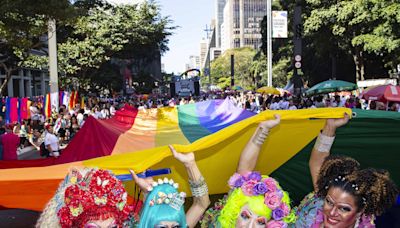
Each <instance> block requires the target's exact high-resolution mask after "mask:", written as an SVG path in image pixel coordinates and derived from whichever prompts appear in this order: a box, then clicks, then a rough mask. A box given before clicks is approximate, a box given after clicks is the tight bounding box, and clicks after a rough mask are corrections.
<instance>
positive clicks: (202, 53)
mask: <svg viewBox="0 0 400 228" xmlns="http://www.w3.org/2000/svg"><path fill="white" fill-rule="evenodd" d="M207 51H208V42H207V39H206V38H202V39H201V41H200V66H202V67H203V66H204V65H205V63H206V57H207Z"/></svg>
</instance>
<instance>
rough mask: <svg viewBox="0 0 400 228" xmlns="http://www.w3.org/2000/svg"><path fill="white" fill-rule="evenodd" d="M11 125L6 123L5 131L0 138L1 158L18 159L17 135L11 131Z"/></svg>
mask: <svg viewBox="0 0 400 228" xmlns="http://www.w3.org/2000/svg"><path fill="white" fill-rule="evenodd" d="M12 129H13V126H12V125H11V124H8V125H6V133H5V134H3V135H2V136H1V138H0V141H1V144H2V145H3V160H18V155H17V148H18V146H19V137H18V135H16V134H14V133H13V130H12Z"/></svg>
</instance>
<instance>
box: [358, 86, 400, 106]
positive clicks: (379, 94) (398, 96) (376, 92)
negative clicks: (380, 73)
mask: <svg viewBox="0 0 400 228" xmlns="http://www.w3.org/2000/svg"><path fill="white" fill-rule="evenodd" d="M362 97H363V98H364V99H366V100H372V101H382V102H387V101H395V102H400V86H394V85H382V86H377V87H375V88H372V89H369V90H368V91H365V92H364V93H363V94H362Z"/></svg>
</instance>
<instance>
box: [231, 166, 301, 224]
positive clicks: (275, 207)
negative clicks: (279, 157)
mask: <svg viewBox="0 0 400 228" xmlns="http://www.w3.org/2000/svg"><path fill="white" fill-rule="evenodd" d="M228 184H229V186H230V187H231V188H232V189H236V188H240V189H241V190H242V192H243V194H244V195H246V196H260V195H261V196H264V203H265V205H266V206H267V207H268V208H269V209H271V211H272V215H271V217H272V219H273V220H271V221H270V222H268V224H267V227H269V226H268V225H278V226H277V227H286V226H287V223H292V222H294V220H295V219H296V218H295V215H294V213H293V212H291V209H290V205H289V203H285V202H283V200H282V199H283V198H284V193H283V191H282V189H281V187H280V186H279V185H278V183H277V181H276V180H275V179H274V178H272V177H266V178H263V177H262V176H261V174H260V173H259V172H248V173H246V174H245V175H240V174H238V173H235V174H233V176H232V177H231V178H230V179H229V181H228ZM283 220H285V222H284V221H283ZM272 223H274V224H272ZM278 223H281V224H280V225H281V226H279V224H278Z"/></svg>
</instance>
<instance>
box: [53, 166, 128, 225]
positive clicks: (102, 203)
mask: <svg viewBox="0 0 400 228" xmlns="http://www.w3.org/2000/svg"><path fill="white" fill-rule="evenodd" d="M67 179H68V181H69V182H70V184H72V185H70V186H69V187H67V188H66V189H65V194H64V200H63V204H62V207H61V208H60V210H59V211H58V213H57V215H58V217H59V219H60V224H61V226H62V227H63V228H64V227H83V225H85V224H86V223H87V222H89V221H94V220H106V219H108V218H114V219H115V222H116V224H117V225H118V226H119V227H121V225H122V224H123V223H124V221H126V220H127V219H128V217H129V214H130V213H131V212H132V209H133V208H132V207H131V206H129V205H128V204H127V197H128V195H127V192H126V191H125V188H124V186H123V185H122V182H121V181H119V180H118V179H117V178H115V176H113V175H112V174H111V173H110V172H108V171H105V170H96V169H93V170H90V171H89V172H88V173H87V174H86V175H85V176H82V174H81V173H80V172H79V171H77V170H73V171H72V172H71V173H70V174H69V177H68V178H67Z"/></svg>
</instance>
